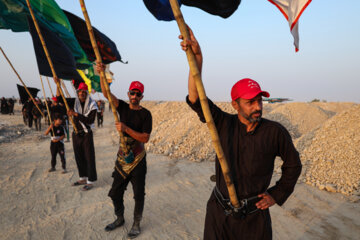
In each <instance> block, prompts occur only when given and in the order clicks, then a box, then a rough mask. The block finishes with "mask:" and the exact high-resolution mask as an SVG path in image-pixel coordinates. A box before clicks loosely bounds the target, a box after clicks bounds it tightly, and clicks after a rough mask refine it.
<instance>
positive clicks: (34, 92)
mask: <svg viewBox="0 0 360 240" xmlns="http://www.w3.org/2000/svg"><path fill="white" fill-rule="evenodd" d="M16 86H17V89H18V91H19V96H20V102H21V103H22V104H24V103H26V102H27V100H28V99H29V97H30V96H29V94H28V93H27V92H26V90H25V87H23V86H21V85H19V84H16ZM27 89H28V90H29V92H30V94H31V96H33V98H36V97H37V93H38V92H39V91H40V89H37V88H31V87H28V88H27Z"/></svg>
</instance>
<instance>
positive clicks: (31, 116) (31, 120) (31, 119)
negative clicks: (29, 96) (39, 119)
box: [27, 112, 33, 128]
mask: <svg viewBox="0 0 360 240" xmlns="http://www.w3.org/2000/svg"><path fill="white" fill-rule="evenodd" d="M27 115H28V124H29V128H32V125H33V115H32V113H31V112H30V113H28V114H27Z"/></svg>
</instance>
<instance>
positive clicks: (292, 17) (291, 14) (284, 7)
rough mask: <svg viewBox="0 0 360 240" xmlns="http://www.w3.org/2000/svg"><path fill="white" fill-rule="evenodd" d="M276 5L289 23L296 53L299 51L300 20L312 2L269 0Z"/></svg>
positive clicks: (309, 0)
mask: <svg viewBox="0 0 360 240" xmlns="http://www.w3.org/2000/svg"><path fill="white" fill-rule="evenodd" d="M268 1H269V2H271V3H272V4H274V5H275V6H276V7H277V8H278V9H279V10H280V12H281V13H282V14H283V15H284V16H285V18H286V20H287V21H288V22H289V26H290V31H291V34H292V35H293V37H294V45H295V51H296V52H297V51H299V22H298V21H299V18H300V16H301V14H302V13H303V12H304V11H305V9H306V7H307V6H308V5H309V4H310V2H311V0H268Z"/></svg>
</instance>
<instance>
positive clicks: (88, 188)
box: [81, 184, 94, 191]
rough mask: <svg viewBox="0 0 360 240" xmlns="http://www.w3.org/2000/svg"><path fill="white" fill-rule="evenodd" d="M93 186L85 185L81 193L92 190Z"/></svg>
mask: <svg viewBox="0 0 360 240" xmlns="http://www.w3.org/2000/svg"><path fill="white" fill-rule="evenodd" d="M93 187H94V186H93V185H92V184H86V185H85V186H84V187H83V188H82V189H81V190H83V191H89V190H90V189H92V188H93Z"/></svg>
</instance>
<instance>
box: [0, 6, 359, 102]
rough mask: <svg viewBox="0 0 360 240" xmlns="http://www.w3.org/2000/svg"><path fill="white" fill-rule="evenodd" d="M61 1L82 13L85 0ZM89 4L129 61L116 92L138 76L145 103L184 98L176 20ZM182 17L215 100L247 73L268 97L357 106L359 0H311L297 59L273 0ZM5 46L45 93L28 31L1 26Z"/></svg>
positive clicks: (8, 85) (12, 85) (6, 85)
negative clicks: (225, 14)
mask: <svg viewBox="0 0 360 240" xmlns="http://www.w3.org/2000/svg"><path fill="white" fill-rule="evenodd" d="M57 3H58V4H59V5H60V7H62V8H63V9H65V10H68V11H70V12H72V13H74V14H76V15H78V16H80V17H83V15H82V13H81V9H80V5H79V2H78V1H65V0H62V1H60V0H58V1H57ZM86 4H87V10H88V13H89V15H90V19H91V21H92V25H93V26H95V27H97V28H98V29H99V30H100V31H102V32H103V33H105V34H106V35H107V36H108V37H110V38H111V39H112V40H113V41H114V42H115V43H116V44H117V47H118V50H119V52H120V54H121V56H122V58H123V60H125V61H129V64H122V63H119V62H116V63H113V64H111V70H112V71H113V72H114V73H115V78H116V81H115V82H114V84H113V85H112V91H113V93H114V94H115V95H117V96H118V97H120V98H126V92H127V89H128V86H129V84H130V82H131V81H134V80H138V81H141V82H143V83H144V84H145V94H144V95H145V98H144V100H184V98H185V96H186V94H187V76H188V63H187V59H186V55H185V53H184V52H182V51H181V50H180V47H179V40H178V38H177V37H178V35H179V30H178V27H177V24H176V22H174V21H173V22H159V21H157V20H156V19H155V18H154V17H153V16H152V15H151V14H150V13H149V12H148V11H147V9H146V8H145V6H144V4H143V2H142V0H123V1H118V0H111V1H110V0H107V1H89V0H88V1H86ZM182 11H183V15H184V18H185V21H186V22H187V23H188V24H189V25H190V27H191V28H192V29H193V31H194V33H195V36H196V37H197V39H198V41H199V42H200V45H201V47H202V51H203V55H204V65H203V82H204V85H205V89H206V92H207V95H208V96H209V98H211V99H213V100H216V101H230V89H231V87H232V85H233V84H234V83H235V82H236V81H237V80H239V79H241V78H245V77H250V78H253V79H255V80H257V81H258V82H259V83H260V85H261V86H262V88H263V89H264V90H267V91H269V92H270V94H271V97H289V98H292V99H294V100H295V101H310V100H312V99H314V98H318V99H321V100H327V101H351V102H360V96H359V94H358V91H359V90H360V64H359V63H360V44H359V39H360V17H359V12H360V1H355V0H343V1H338V0H327V1H317V0H313V1H312V3H311V4H310V5H309V7H308V8H307V9H306V11H305V12H304V13H303V15H302V17H301V18H300V25H299V34H300V51H299V52H298V53H295V51H294V46H293V38H292V35H291V34H290V30H289V26H288V24H287V22H286V20H285V18H284V17H283V15H282V14H281V13H280V11H279V10H278V9H277V8H276V7H275V6H273V5H272V4H271V3H269V2H268V1H266V0H243V1H242V3H241V4H240V6H239V8H238V10H237V11H236V12H235V13H234V14H233V15H232V16H231V17H230V18H228V19H222V18H220V17H216V16H212V15H210V14H207V13H205V12H203V11H201V10H200V9H196V8H191V7H186V6H183V7H182ZM0 46H1V47H2V48H3V49H4V50H5V52H6V53H7V55H8V57H9V58H10V60H11V61H12V62H13V64H14V66H15V68H16V69H17V71H18V72H19V74H20V76H21V77H22V78H23V80H24V81H25V83H26V84H27V85H28V86H32V87H38V88H40V89H41V84H40V80H39V75H38V69H37V66H36V59H35V54H34V50H33V47H32V40H31V37H30V34H29V33H13V32H11V31H9V30H1V31H0ZM0 79H1V80H0V81H1V88H0V97H1V96H6V97H10V96H13V95H14V96H16V97H17V96H18V93H17V90H16V83H19V80H18V79H17V77H16V75H15V74H14V73H13V71H12V69H11V68H10V66H9V65H8V64H7V62H6V61H5V59H4V58H3V56H0ZM52 86H53V87H54V84H53V83H52ZM67 86H68V88H69V85H67ZM46 89H47V94H49V91H48V88H47V87H46ZM69 91H70V92H71V93H72V91H71V90H70V89H69ZM95 96H97V95H95Z"/></svg>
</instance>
